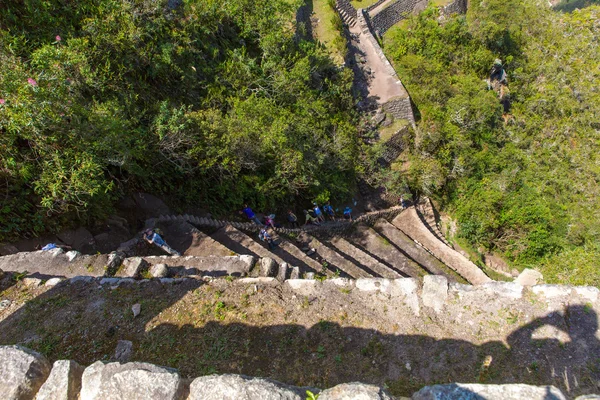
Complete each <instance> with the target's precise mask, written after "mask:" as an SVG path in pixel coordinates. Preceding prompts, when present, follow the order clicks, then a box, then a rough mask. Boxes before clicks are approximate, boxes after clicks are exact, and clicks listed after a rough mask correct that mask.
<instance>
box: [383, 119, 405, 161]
mask: <svg viewBox="0 0 600 400" xmlns="http://www.w3.org/2000/svg"><path fill="white" fill-rule="evenodd" d="M409 135H410V132H409V128H408V126H405V127H403V128H402V129H400V130H399V131H398V132H396V133H395V134H394V135H392V137H391V138H389V139H388V141H387V142H385V143H384V145H383V154H382V155H381V157H379V159H378V160H377V161H378V162H379V164H380V165H382V166H384V167H385V166H389V165H390V164H391V163H393V162H394V161H395V160H396V159H397V158H398V157H399V156H400V154H401V153H402V152H403V151H404V149H405V148H406V143H407V142H408V136H409Z"/></svg>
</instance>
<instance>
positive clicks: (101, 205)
mask: <svg viewBox="0 0 600 400" xmlns="http://www.w3.org/2000/svg"><path fill="white" fill-rule="evenodd" d="M5 3H6V4H5ZM5 3H3V12H2V13H0V65H2V68H1V69H0V99H2V100H1V101H0V102H1V103H2V104H0V132H2V135H0V158H1V164H0V181H1V182H3V184H2V190H3V193H2V196H1V198H2V203H0V226H2V230H1V231H0V240H4V239H10V238H14V237H15V236H22V235H35V234H37V233H39V232H40V231H41V230H43V229H44V228H49V229H55V228H58V227H59V226H62V225H64V224H66V223H69V222H70V221H73V220H78V221H80V220H83V221H85V220H88V219H95V218H100V217H102V216H104V215H106V214H107V213H109V212H110V209H111V205H112V204H113V203H114V201H115V200H116V199H117V198H118V197H119V196H121V194H122V193H124V192H127V191H129V190H144V191H149V192H154V193H157V194H160V193H163V194H167V195H168V196H170V197H171V200H172V201H175V202H179V203H180V204H186V203H187V204H195V205H202V206H205V207H207V208H210V209H211V210H213V212H216V213H219V212H228V211H230V210H231V209H234V208H237V207H239V206H240V205H241V204H242V203H243V202H244V201H248V202H252V203H253V204H254V205H255V206H257V207H260V208H262V207H268V208H275V207H276V206H278V205H280V204H285V205H286V206H287V205H289V204H290V203H292V202H293V201H295V200H296V199H298V198H299V199H306V200H308V199H312V198H314V197H315V196H317V195H319V194H320V193H323V192H324V191H325V190H329V191H330V193H332V198H342V197H344V196H346V195H347V194H348V193H349V191H350V190H352V184H353V176H354V173H355V172H354V171H355V161H354V160H355V158H356V154H357V151H358V146H357V142H356V129H355V128H354V125H355V124H354V120H355V115H354V113H353V111H352V98H351V95H350V90H349V89H350V87H351V84H352V75H351V73H350V71H345V70H339V69H338V68H337V67H335V65H334V64H333V62H332V61H331V59H330V58H329V56H328V54H327V53H326V52H325V51H324V50H323V49H322V48H321V47H320V46H319V45H318V44H315V43H312V42H307V41H300V40H297V38H296V37H295V32H294V29H293V24H292V23H291V21H293V18H294V13H295V10H296V9H297V7H298V5H299V4H295V2H290V1H287V0H269V1H266V0H258V1H254V0H252V1H250V0H240V1H235V2H228V3H223V2H216V1H213V0H209V1H206V0H191V1H186V2H185V3H184V4H183V5H182V6H180V7H179V8H176V9H174V10H172V9H170V8H169V7H168V5H167V3H168V2H167V1H166V0H164V1H159V2H155V1H152V2H151V1H139V2H129V1H124V0H103V1H100V2H98V1H92V0H82V1H79V2H76V3H64V2H62V3H57V4H54V3H53V5H52V7H50V6H49V5H48V4H49V3H47V2H45V1H42V0H30V1H27V2H25V3H23V2H21V1H16V0H7V1H6V2H5Z"/></svg>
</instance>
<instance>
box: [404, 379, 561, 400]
mask: <svg viewBox="0 0 600 400" xmlns="http://www.w3.org/2000/svg"><path fill="white" fill-rule="evenodd" d="M440 399H461V400H483V399H485V400H523V399H527V400H566V398H565V396H564V395H563V394H562V392H561V391H560V390H558V389H557V388H556V387H554V386H532V385H523V384H508V385H481V384H475V383H467V384H463V383H452V384H449V385H434V386H426V387H424V388H423V389H421V390H419V391H418V392H417V393H415V394H414V395H413V397H412V400H440Z"/></svg>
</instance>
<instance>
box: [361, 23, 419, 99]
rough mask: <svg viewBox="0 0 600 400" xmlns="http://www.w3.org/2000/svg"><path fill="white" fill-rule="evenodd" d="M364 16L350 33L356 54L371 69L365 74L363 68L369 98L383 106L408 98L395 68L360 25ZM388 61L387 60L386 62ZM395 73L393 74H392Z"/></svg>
mask: <svg viewBox="0 0 600 400" xmlns="http://www.w3.org/2000/svg"><path fill="white" fill-rule="evenodd" d="M361 19H362V16H361V15H359V16H358V23H357V24H356V25H354V26H353V27H350V33H351V34H352V35H353V37H354V38H355V40H353V42H354V45H355V46H356V49H355V50H356V52H357V53H358V54H359V55H360V56H362V57H364V60H365V63H364V65H365V66H366V67H368V68H369V70H370V74H368V73H364V71H365V68H364V67H363V68H362V70H363V75H366V76H365V77H364V78H365V81H366V82H367V87H368V89H367V92H368V94H367V96H368V99H369V100H371V101H376V103H377V104H379V105H383V104H385V103H386V102H387V101H388V100H390V99H392V98H395V97H408V93H407V92H406V89H404V86H403V85H402V84H401V83H400V81H399V80H398V76H397V75H396V73H395V71H393V68H391V65H389V63H388V64H387V65H386V63H385V61H384V59H385V56H383V53H381V48H380V47H379V46H378V45H376V44H375V43H373V40H369V36H371V38H372V35H370V34H369V33H365V32H364V31H363V28H362V26H363V25H362V24H361V23H360V22H361ZM382 56H383V57H382ZM386 61H387V60H386ZM390 68H391V71H390ZM392 71H393V74H392V73H391V72H392Z"/></svg>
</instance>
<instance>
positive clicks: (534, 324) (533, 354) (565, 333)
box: [507, 305, 600, 392]
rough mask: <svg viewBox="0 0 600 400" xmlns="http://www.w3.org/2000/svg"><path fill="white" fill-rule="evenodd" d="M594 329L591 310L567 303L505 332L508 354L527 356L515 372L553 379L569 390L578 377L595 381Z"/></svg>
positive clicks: (598, 355) (599, 349)
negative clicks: (563, 306)
mask: <svg viewBox="0 0 600 400" xmlns="http://www.w3.org/2000/svg"><path fill="white" fill-rule="evenodd" d="M597 331H598V316H597V315H596V313H595V312H594V310H592V309H591V308H590V307H588V306H584V305H569V306H567V307H565V309H564V312H562V313H561V312H552V313H550V314H548V315H546V316H544V317H541V318H536V319H534V320H532V321H531V322H529V323H528V324H526V325H523V326H522V327H520V328H519V329H517V330H515V331H514V332H512V333H511V334H510V335H508V337H507V343H508V346H509V349H510V351H509V354H510V355H509V356H510V357H516V358H518V359H521V360H527V362H524V363H522V364H521V366H520V367H521V371H520V372H519V374H518V375H519V376H522V377H524V378H525V381H531V382H538V381H539V379H545V380H548V381H554V383H555V384H556V385H557V386H561V387H562V388H563V389H564V390H566V391H567V392H570V391H571V390H572V389H573V388H575V387H578V386H580V385H581V381H582V380H586V379H587V380H590V381H591V382H594V383H595V382H599V379H600V368H599V367H598V366H599V365H600V340H598V338H597V336H596V332H597ZM548 336H550V337H548Z"/></svg>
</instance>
